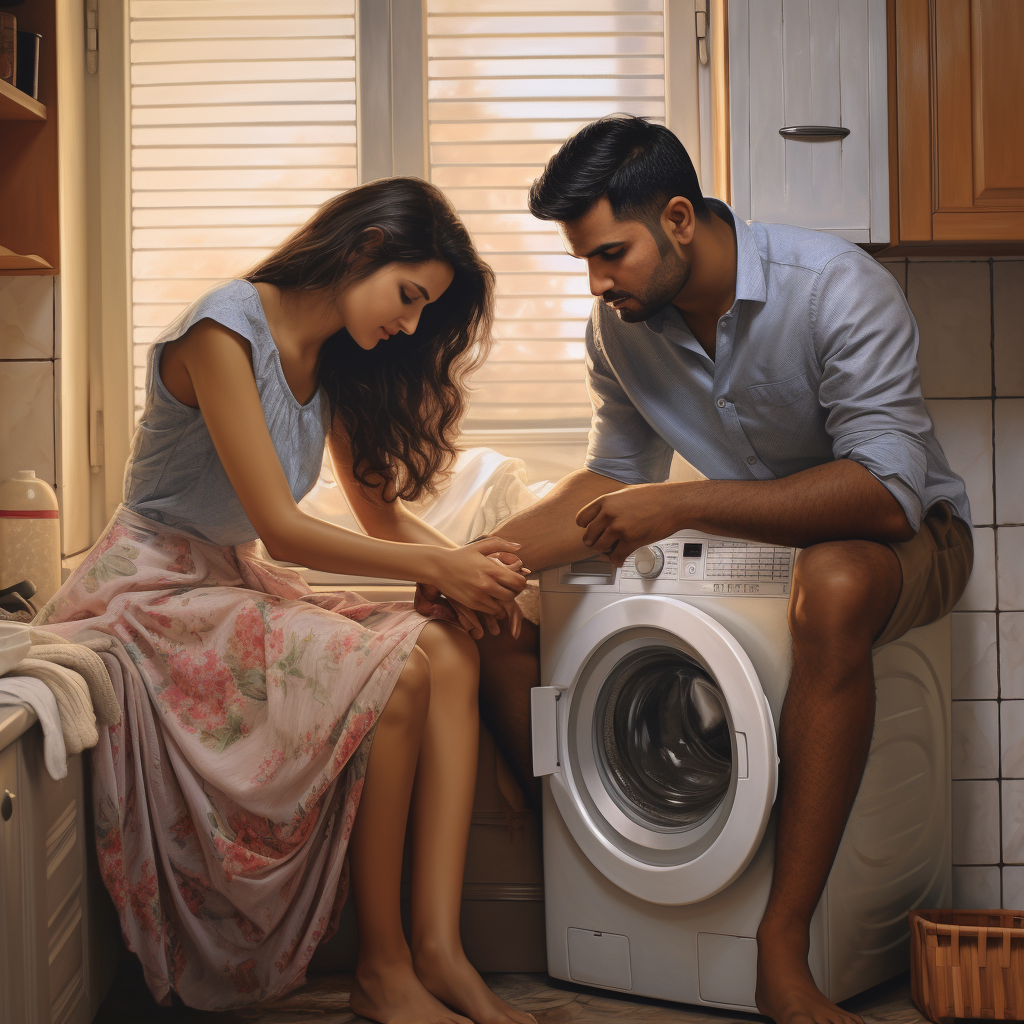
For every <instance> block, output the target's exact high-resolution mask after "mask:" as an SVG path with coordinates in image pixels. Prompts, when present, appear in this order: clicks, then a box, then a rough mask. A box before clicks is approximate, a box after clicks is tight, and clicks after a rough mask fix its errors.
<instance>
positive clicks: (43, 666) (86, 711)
mask: <svg viewBox="0 0 1024 1024" xmlns="http://www.w3.org/2000/svg"><path fill="white" fill-rule="evenodd" d="M35 650H36V648H35V647H33V648H32V650H31V651H29V655H30V657H28V658H25V659H23V660H22V661H21V662H20V664H19V665H18V667H17V668H16V669H15V670H14V671H15V672H17V673H18V675H20V676H35V678H36V679H40V680H42V681H43V682H44V683H45V684H46V685H47V686H48V687H49V688H50V692H51V693H52V694H53V696H54V697H55V698H56V699H57V710H58V711H59V712H60V727H61V731H62V732H63V733H64V746H65V748H66V749H67V752H68V754H80V753H81V752H82V751H83V750H86V749H88V748H89V747H95V746H96V744H97V743H98V742H99V738H100V737H99V733H98V732H97V731H96V715H95V714H93V710H92V699H91V698H90V696H89V684H88V683H86V681H85V679H83V678H82V676H81V674H80V673H78V672H75V671H74V670H73V669H70V668H64V666H63V665H56V664H54V663H53V662H52V661H43V659H42V658H34V657H31V654H32V653H33V652H34V651H35ZM6 678H7V677H6V676H3V677H0V681H2V679H6Z"/></svg>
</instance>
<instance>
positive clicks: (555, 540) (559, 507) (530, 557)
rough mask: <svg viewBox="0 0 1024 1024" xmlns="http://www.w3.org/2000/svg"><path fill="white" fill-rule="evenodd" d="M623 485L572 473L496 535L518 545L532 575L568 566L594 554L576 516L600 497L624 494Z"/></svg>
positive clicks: (605, 479) (501, 527) (503, 524)
mask: <svg viewBox="0 0 1024 1024" xmlns="http://www.w3.org/2000/svg"><path fill="white" fill-rule="evenodd" d="M623 486H625V485H624V484H621V483H619V481H618V480H612V479H610V478H609V477H606V476H599V475H598V474H597V473H590V472H588V471H587V470H585V469H580V470H577V471H576V472H574V473H570V474H569V475H568V476H566V477H564V478H563V479H562V480H560V481H559V482H558V484H557V485H556V486H555V487H554V489H553V490H552V491H551V492H550V493H549V494H547V495H545V496H544V497H543V498H542V499H541V500H540V501H539V502H537V504H535V505H531V506H530V507H529V508H527V509H524V510H523V511H522V512H518V513H516V515H514V516H512V518H511V519H507V520H506V521H505V522H504V523H502V524H501V525H500V526H499V527H498V528H497V529H496V530H494V531H493V533H494V535H495V536H497V537H504V538H505V539H506V540H514V541H518V542H519V543H520V544H521V545H522V547H521V548H520V549H519V551H518V554H519V557H520V558H522V560H523V565H525V566H527V567H528V568H530V569H531V570H532V571H533V572H540V570H541V569H549V568H551V566H554V565H566V564H567V563H568V562H573V561H575V560H576V559H579V558H588V557H592V556H593V554H594V552H593V551H591V550H590V548H588V547H587V546H586V545H585V544H584V543H583V527H581V526H577V525H576V515H577V513H578V512H579V510H580V509H581V508H583V506H584V505H586V504H587V503H588V502H591V501H593V500H594V498H596V497H598V496H599V495H601V494H607V493H609V492H610V491H617V490H621V489H622V487H623Z"/></svg>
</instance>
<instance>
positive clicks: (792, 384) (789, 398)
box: [747, 373, 811, 407]
mask: <svg viewBox="0 0 1024 1024" xmlns="http://www.w3.org/2000/svg"><path fill="white" fill-rule="evenodd" d="M747 392H748V393H749V395H750V400H751V401H752V402H753V403H754V404H755V405H772V406H776V407H782V406H786V405H792V404H793V403H794V402H798V401H799V400H800V399H801V398H807V397H808V396H809V395H810V394H811V385H810V382H809V381H808V379H807V374H806V373H800V374H797V376H795V377H787V378H786V379H785V380H778V381H774V382H770V383H766V384H752V385H751V386H750V387H748V388H747Z"/></svg>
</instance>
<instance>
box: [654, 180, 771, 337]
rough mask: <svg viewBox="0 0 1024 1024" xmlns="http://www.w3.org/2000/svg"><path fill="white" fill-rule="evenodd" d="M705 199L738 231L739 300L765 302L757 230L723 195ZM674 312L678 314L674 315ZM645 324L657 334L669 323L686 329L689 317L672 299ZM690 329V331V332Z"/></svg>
mask: <svg viewBox="0 0 1024 1024" xmlns="http://www.w3.org/2000/svg"><path fill="white" fill-rule="evenodd" d="M705 202H706V203H707V204H708V206H709V207H710V208H711V209H712V210H714V212H715V213H717V214H718V215H719V216H720V217H722V219H723V220H725V222H726V223H727V224H730V223H731V226H732V229H733V231H734V233H735V235H736V298H735V301H737V302H738V301H740V300H741V299H743V300H748V301H751V302H765V301H766V300H767V298H768V286H767V284H766V282H765V278H764V264H763V263H762V262H761V253H760V252H759V251H758V248H757V242H756V241H755V240H754V233H753V232H752V231H751V230H750V226H749V225H748V224H747V222H746V221H745V220H743V219H742V218H740V217H737V216H736V211H735V210H733V209H732V207H731V206H728V205H726V204H725V203H723V202H722V201H721V200H720V199H710V198H709V199H706V200H705ZM673 314H674V315H673ZM645 326H647V327H648V328H649V329H650V330H652V331H654V332H655V333H656V334H664V333H665V329H666V328H667V327H676V328H677V329H681V330H684V331H685V330H686V324H685V321H684V320H683V318H682V315H681V314H680V313H679V310H677V309H676V308H675V306H673V305H671V303H670V304H669V305H668V306H666V307H665V308H664V309H661V310H659V311H658V312H657V313H655V314H654V316H652V317H651V318H650V319H649V320H647V321H645ZM687 333H689V332H687Z"/></svg>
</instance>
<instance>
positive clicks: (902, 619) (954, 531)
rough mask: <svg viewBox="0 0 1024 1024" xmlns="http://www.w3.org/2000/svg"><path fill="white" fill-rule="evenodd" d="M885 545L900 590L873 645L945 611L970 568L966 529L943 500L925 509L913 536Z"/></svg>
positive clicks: (970, 550)
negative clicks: (898, 573)
mask: <svg viewBox="0 0 1024 1024" xmlns="http://www.w3.org/2000/svg"><path fill="white" fill-rule="evenodd" d="M889 547H891V548H892V549H893V551H894V552H895V553H896V557H897V558H898V559H899V560H900V567H901V568H902V569H903V589H902V590H901V591H900V599H899V601H898V602H897V603H896V608H895V610H894V611H893V613H892V616H891V618H890V619H889V623H888V625H887V626H886V627H885V629H884V630H882V634H881V636H879V638H878V639H877V640H876V641H875V647H881V645H882V644H887V643H889V642H890V641H891V640H897V639H899V638H900V637H901V636H903V634H904V633H906V632H908V631H909V630H911V629H914V627H915V626H926V625H927V624H928V623H929V622H934V621H935V620H936V619H941V618H942V617H943V616H944V615H948V614H949V612H951V611H952V610H953V605H955V604H956V603H957V601H959V600H960V597H961V596H962V595H963V592H964V589H965V588H966V586H967V581H968V580H969V579H970V576H971V569H972V568H973V566H974V541H973V539H972V537H971V528H970V527H969V526H968V525H967V524H966V523H965V522H964V521H963V520H962V519H958V518H957V516H956V515H954V513H953V509H952V508H951V507H950V506H949V505H948V504H947V503H946V502H944V501H940V502H938V503H937V504H935V505H933V506H932V507H931V508H930V509H928V512H927V514H926V515H925V517H924V521H923V522H922V523H921V529H920V530H918V531H917V534H916V535H915V536H914V537H912V538H911V539H910V540H907V541H903V542H902V543H901V544H890V545H889Z"/></svg>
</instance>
